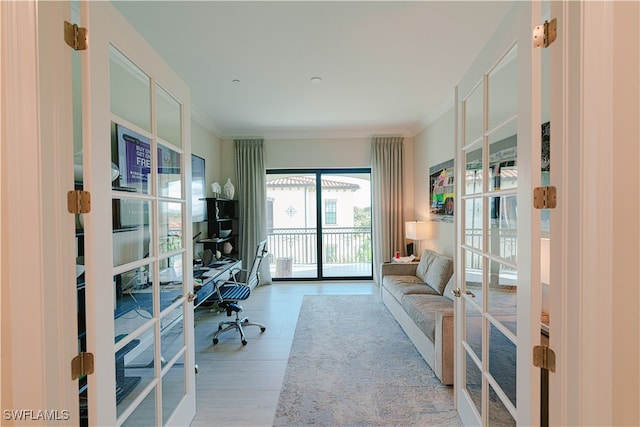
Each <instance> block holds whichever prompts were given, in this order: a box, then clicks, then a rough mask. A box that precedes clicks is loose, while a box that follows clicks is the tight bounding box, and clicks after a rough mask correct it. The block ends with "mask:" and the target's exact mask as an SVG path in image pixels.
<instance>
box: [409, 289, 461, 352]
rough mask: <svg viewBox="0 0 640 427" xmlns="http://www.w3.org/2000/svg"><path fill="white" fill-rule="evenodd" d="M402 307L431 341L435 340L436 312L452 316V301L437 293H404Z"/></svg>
mask: <svg viewBox="0 0 640 427" xmlns="http://www.w3.org/2000/svg"><path fill="white" fill-rule="evenodd" d="M402 308H404V310H405V311H406V313H407V314H408V315H409V317H410V318H411V319H412V320H413V321H414V322H415V324H416V326H417V327H418V328H420V330H421V331H422V332H424V334H425V335H426V336H427V337H428V338H429V339H430V340H431V342H435V340H436V338H435V335H436V320H437V318H438V313H442V314H443V315H444V316H453V301H451V300H449V299H447V298H444V297H441V296H439V295H416V294H414V295H405V296H404V297H403V298H402Z"/></svg>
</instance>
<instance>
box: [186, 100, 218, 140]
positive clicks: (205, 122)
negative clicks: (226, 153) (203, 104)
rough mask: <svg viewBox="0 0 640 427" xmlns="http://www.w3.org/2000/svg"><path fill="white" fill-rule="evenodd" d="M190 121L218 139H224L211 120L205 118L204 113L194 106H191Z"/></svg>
mask: <svg viewBox="0 0 640 427" xmlns="http://www.w3.org/2000/svg"><path fill="white" fill-rule="evenodd" d="M191 119H193V120H195V121H196V122H198V123H199V124H200V125H201V126H202V127H204V128H205V129H207V130H208V131H209V132H211V133H212V134H214V135H215V136H216V137H218V138H219V139H226V138H225V135H224V134H223V133H222V132H221V131H220V130H219V129H218V128H217V127H216V125H215V124H214V123H213V122H212V121H211V119H210V118H209V117H207V115H206V114H204V112H203V111H202V110H201V109H199V108H198V107H196V106H195V105H191Z"/></svg>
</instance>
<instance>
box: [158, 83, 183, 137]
mask: <svg viewBox="0 0 640 427" xmlns="http://www.w3.org/2000/svg"><path fill="white" fill-rule="evenodd" d="M156 114H157V117H158V136H159V137H160V138H162V139H164V140H165V141H167V142H169V143H171V144H173V145H174V146H176V147H178V148H180V147H182V126H181V123H182V122H181V120H180V103H179V102H178V101H176V100H175V98H174V97H172V96H171V95H169V93H167V91H166V90H164V89H163V88H162V87H160V85H158V84H156Z"/></svg>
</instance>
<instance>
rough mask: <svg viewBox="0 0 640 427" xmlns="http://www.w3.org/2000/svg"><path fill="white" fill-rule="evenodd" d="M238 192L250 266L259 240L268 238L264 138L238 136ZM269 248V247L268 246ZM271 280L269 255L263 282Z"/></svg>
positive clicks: (244, 257)
mask: <svg viewBox="0 0 640 427" xmlns="http://www.w3.org/2000/svg"><path fill="white" fill-rule="evenodd" d="M234 146H235V166H236V182H237V184H236V194H237V197H236V198H237V199H238V201H239V203H240V228H241V229H240V255H241V257H242V264H243V268H247V269H248V268H250V267H251V264H252V263H253V259H254V257H255V253H256V248H257V246H258V242H260V241H261V240H263V239H266V238H267V187H266V171H265V165H264V154H263V151H264V150H263V147H264V140H263V139H236V140H234ZM267 249H268V248H267ZM268 283H271V273H270V271H269V257H268V256H267V257H266V258H265V259H264V260H263V262H262V265H261V268H260V284H268Z"/></svg>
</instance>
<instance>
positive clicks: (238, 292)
mask: <svg viewBox="0 0 640 427" xmlns="http://www.w3.org/2000/svg"><path fill="white" fill-rule="evenodd" d="M266 254H267V241H266V240H263V241H261V242H260V243H258V248H257V250H256V256H255V258H254V260H253V264H252V265H251V269H249V270H245V269H240V270H239V271H244V272H245V273H246V279H245V282H244V283H242V282H238V280H237V277H236V276H237V273H236V274H233V275H232V276H231V277H232V279H233V280H232V281H227V282H225V283H224V284H222V285H220V286H218V288H217V295H218V306H219V307H220V308H222V309H223V310H226V311H227V316H229V317H231V315H232V313H235V314H236V319H235V320H234V321H227V322H220V323H219V324H218V330H217V331H216V332H215V333H214V334H213V344H218V335H220V334H221V333H223V332H226V331H229V330H231V329H236V330H237V331H238V332H240V339H241V340H242V345H247V340H246V338H245V336H244V330H243V329H242V328H243V327H246V326H258V327H259V328H260V332H264V331H265V330H266V329H267V328H266V327H265V326H264V325H263V324H262V323H252V322H250V321H249V318H248V317H244V318H242V319H240V318H239V313H240V312H241V311H242V306H241V305H239V304H238V301H242V300H246V299H247V298H249V295H250V294H251V291H252V290H253V289H254V288H255V287H256V286H258V284H259V283H260V271H259V270H260V263H261V262H262V259H263V258H264V257H265V255H266Z"/></svg>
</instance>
